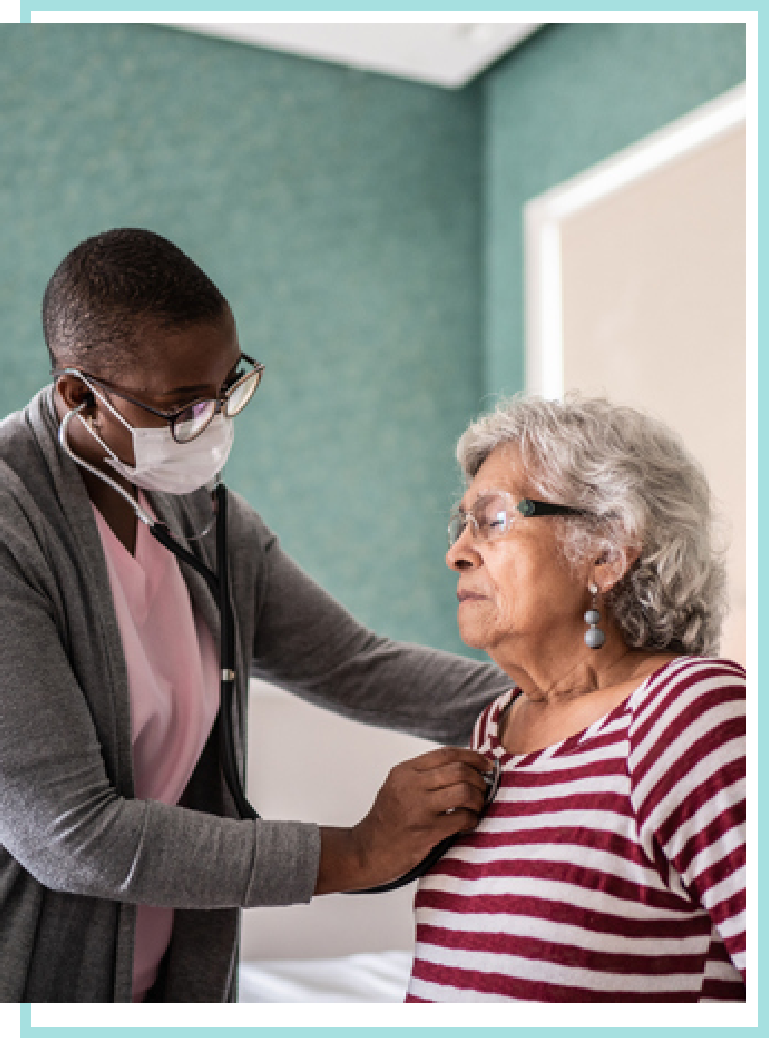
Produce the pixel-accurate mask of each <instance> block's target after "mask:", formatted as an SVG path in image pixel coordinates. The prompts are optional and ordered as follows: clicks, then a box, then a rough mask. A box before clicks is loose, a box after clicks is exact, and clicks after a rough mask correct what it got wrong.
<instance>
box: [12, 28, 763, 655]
mask: <svg viewBox="0 0 769 1038" xmlns="http://www.w3.org/2000/svg"><path fill="white" fill-rule="evenodd" d="M744 61H745V40H744V29H743V27H741V26H734V25H673V24H665V25H646V24H639V25H632V24H624V23H623V24H618V25H569V26H551V27H548V28H546V29H544V30H542V31H541V32H539V33H537V34H535V35H534V36H533V37H531V39H530V40H529V41H528V42H527V43H525V44H524V45H523V46H522V47H521V48H519V49H518V50H516V51H514V52H513V53H512V55H510V56H509V57H508V58H507V59H505V60H504V61H502V62H501V63H499V64H498V65H497V66H495V67H494V68H493V69H492V70H491V71H490V72H489V73H487V74H486V76H484V77H482V78H481V79H480V80H479V81H478V82H477V83H476V84H474V85H472V86H471V87H470V88H468V89H465V90H462V91H443V90H439V89H434V88H430V87H425V86H419V85H416V84H411V83H405V82H401V81H399V80H396V79H391V78H388V77H384V76H377V75H373V74H367V73H362V72H356V71H351V70H346V69H342V68H338V67H335V66H333V65H327V64H323V63H320V62H313V61H306V60H302V59H298V58H292V57H288V56H285V55H280V54H271V53H269V52H264V51H258V50H255V49H252V48H247V47H244V46H240V45H237V44H233V43H229V42H224V41H216V40H212V39H208V38H205V37H202V36H197V35H193V34H187V33H183V32H178V31H175V30H170V29H163V28H160V27H156V26H142V25H117V26H108V25H91V26H66V25H62V26H37V25H35V26H32V25H24V26H13V25H2V26H0V98H2V104H1V105H0V141H2V146H1V147H0V226H2V229H3V230H2V241H3V248H2V249H0V373H1V374H2V378H0V413H2V414H4V413H7V412H8V411H11V410H14V409H16V408H18V407H21V406H23V404H24V403H25V402H26V400H27V399H28V397H29V396H30V395H31V394H32V393H33V392H34V391H35V390H36V389H37V388H39V387H40V386H41V385H43V384H44V383H45V382H46V380H47V357H46V353H45V349H44V345H43V340H42V334H41V330H40V322H39V306H40V299H41V297H42V293H43V289H44V287H45V283H46V281H47V279H48V277H49V275H50V274H51V273H52V271H53V269H54V268H55V266H56V264H57V263H58V262H59V260H60V259H61V258H62V257H63V255H64V254H65V253H66V252H67V251H68V250H69V249H70V248H71V247H72V246H73V245H74V244H75V243H76V242H78V241H80V240H81V239H82V238H84V237H87V236H88V235H90V234H93V233H95V232H97V231H99V230H102V229H104V228H107V227H112V226H120V225H138V226H145V227H151V228H153V229H154V230H157V231H159V232H160V233H161V234H165V235H167V236H168V237H170V238H171V239H172V240H174V241H176V242H177V243H178V244H179V245H180V246H181V247H182V248H184V249H185V250H186V251H188V252H189V253H190V254H191V255H192V256H193V257H194V258H195V259H196V260H197V261H198V262H199V263H200V265H201V266H202V267H203V268H204V269H206V270H207V271H208V273H209V274H210V275H211V276H212V277H213V279H214V280H215V281H216V282H217V284H218V285H219V286H220V288H221V289H222V291H223V292H224V293H225V295H227V296H228V298H229V299H230V301H231V302H232V305H233V308H234V311H235V315H236V318H237V321H238V325H239V329H240V333H241V342H242V346H243V349H244V350H245V351H246V352H248V353H251V354H252V355H254V356H256V357H257V358H259V359H260V360H262V361H264V362H265V363H266V365H267V369H266V373H265V378H264V383H263V387H262V389H260V391H259V394H258V397H257V399H256V400H255V402H254V404H252V405H251V407H250V408H249V409H247V411H246V412H244V414H243V415H242V416H241V417H240V418H239V419H238V426H237V430H238V435H237V440H236V447H235V450H234V452H233V457H232V461H231V462H230V464H229V465H228V469H227V479H228V482H229V483H230V485H231V486H233V487H235V488H236V489H238V490H240V491H241V492H242V493H243V494H245V495H246V497H247V498H248V499H249V500H250V501H251V502H252V503H253V504H254V506H255V507H256V508H258V509H259V510H260V511H261V512H262V513H263V515H264V516H265V518H266V519H267V521H268V522H269V523H270V524H271V525H272V526H274V527H275V529H277V530H278V532H279V533H280V534H281V537H282V540H283V542H284V544H285V545H286V547H287V548H288V549H289V550H290V551H291V553H292V554H293V555H294V556H295V557H296V558H297V559H298V561H300V562H301V563H302V564H303V565H304V566H305V567H306V568H307V569H308V570H309V571H310V572H311V573H312V574H313V575H314V576H315V577H316V578H317V579H318V580H320V582H321V583H322V584H324V586H326V587H327V588H328V589H329V590H330V591H331V592H332V593H334V594H336V595H337V596H338V597H339V598H340V599H341V600H342V601H343V602H344V603H345V604H346V605H347V606H348V607H349V608H350V609H351V610H352V611H353V612H354V613H355V614H356V615H357V616H359V617H360V618H361V619H362V620H364V621H365V622H367V623H369V624H371V625H373V626H375V627H376V628H377V629H379V630H380V631H383V632H385V633H388V634H391V635H394V636H397V637H408V638H413V639H416V640H421V641H424V642H427V643H429V644H432V645H436V646H439V647H444V648H452V649H458V650H460V649H461V648H462V646H461V643H460V642H459V640H458V637H457V635H456V628H455V604H454V597H453V587H454V582H453V580H452V578H451V575H450V574H449V573H448V572H447V571H446V570H445V567H444V565H443V553H444V530H445V517H446V512H447V510H448V506H449V503H450V501H451V500H452V498H453V496H454V493H455V491H456V489H457V483H458V481H457V476H456V472H455V466H454V461H453V444H454V441H455V440H456V437H457V435H458V434H459V433H460V432H461V430H462V429H463V428H464V426H465V424H466V422H467V420H468V419H469V418H470V417H471V416H472V415H473V414H474V413H475V412H476V411H477V410H478V408H479V407H480V406H481V402H482V400H483V399H484V394H485V393H486V392H490V393H494V392H497V391H500V390H506V391H511V390H515V389H518V388H520V386H521V375H522V319H523V311H522V273H523V271H522V252H521V244H522V242H521V222H520V212H521V206H522V205H523V203H524V202H525V201H527V200H528V199H529V198H530V197H532V196H534V195H537V194H539V193H540V192H542V191H544V190H546V189H547V188H549V187H551V186H552V185H553V184H555V183H558V182H559V181H560V180H562V179H564V178H566V177H569V176H572V175H573V174H575V173H577V172H580V171H581V170H583V169H584V168H586V167H588V166H590V165H592V164H593V163H595V162H597V161H598V160H600V159H602V158H604V157H606V156H607V155H609V154H610V153H612V152H613V151H615V150H617V149H618V148H622V147H624V146H626V145H627V144H630V143H632V142H633V141H634V140H636V139H637V138H638V137H640V136H642V135H644V134H646V133H649V132H651V131H653V130H655V129H657V128H658V127H659V126H661V125H663V124H664V123H666V122H668V121H670V120H671V119H674V118H676V117H677V116H679V115H682V114H683V113H685V112H687V111H688V110H690V109H691V108H693V107H694V106H695V105H697V104H700V103H702V102H704V101H707V100H709V99H711V98H712V97H714V96H716V95H717V94H719V93H721V92H722V91H723V90H726V89H727V88H729V87H730V86H732V85H734V84H735V83H737V82H739V81H740V80H741V79H743V78H744V74H745V72H744ZM484 336H485V338H484Z"/></svg>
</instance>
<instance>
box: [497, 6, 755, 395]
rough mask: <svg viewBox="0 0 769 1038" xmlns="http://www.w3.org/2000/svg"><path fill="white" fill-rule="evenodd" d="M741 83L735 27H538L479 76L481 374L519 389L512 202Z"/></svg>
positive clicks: (518, 235)
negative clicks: (482, 126) (482, 127)
mask: <svg viewBox="0 0 769 1038" xmlns="http://www.w3.org/2000/svg"><path fill="white" fill-rule="evenodd" d="M744 79H745V27H744V25H728V24H721V25H719V24H678V25H676V24H671V23H665V24H646V23H640V24H633V23H627V22H623V23H619V24H606V25H599V24H596V25H591V24H575V25H550V26H547V27H546V28H545V29H543V30H541V31H540V32H537V33H535V35H534V36H532V37H531V38H530V39H529V40H528V41H527V42H526V43H525V44H524V45H523V46H522V47H520V48H518V49H517V50H515V51H513V52H512V54H511V55H510V56H509V57H508V58H506V59H505V60H504V61H503V62H501V63H500V64H498V65H497V66H495V67H494V68H493V69H492V70H491V71H490V72H489V73H488V74H487V75H486V76H485V77H484V79H483V80H482V85H483V89H484V95H485V96H484V104H485V114H486V217H485V224H486V232H487V233H486V245H485V263H486V288H485V292H486V295H485V304H484V311H485V319H486V372H485V388H486V391H487V392H488V393H490V394H496V393H510V392H515V391H517V390H519V389H521V388H522V387H523V320H524V315H523V220H522V216H523V211H522V210H523V206H524V205H525V203H526V202H527V201H529V199H531V198H534V197H536V196H537V195H539V194H541V193H542V192H543V191H546V190H548V189H549V188H551V187H553V186H554V185H556V184H558V183H560V182H561V181H563V180H566V179H568V178H569V177H572V176H574V175H576V174H577V173H581V172H582V171H583V170H585V169H588V168H589V167H590V166H592V165H594V164H595V163H596V162H599V161H601V160H602V159H605V158H607V157H608V156H609V155H611V154H613V153H614V152H615V151H618V150H619V149H621V148H625V147H627V146H628V145H630V144H632V143H633V142H635V141H637V140H638V139H639V138H641V137H643V136H645V135H646V134H649V133H652V132H653V131H654V130H657V129H659V128H660V127H661V126H664V125H665V124H666V123H668V122H671V121H672V120H674V119H677V118H678V117H679V116H682V115H684V114H685V113H687V112H689V111H690V110H691V109H692V108H695V107H696V106H697V105H700V104H703V103H704V102H706V101H710V100H711V99H712V98H714V97H716V96H717V95H718V94H720V93H723V91H725V90H728V89H729V88H730V87H733V86H735V85H736V84H737V83H740V82H742V81H743V80H744Z"/></svg>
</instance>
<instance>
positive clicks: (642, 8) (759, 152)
mask: <svg viewBox="0 0 769 1038" xmlns="http://www.w3.org/2000/svg"><path fill="white" fill-rule="evenodd" d="M111 6H113V8H114V9H117V10H120V11H123V10H125V11H126V12H135V13H147V15H152V13H153V12H156V11H171V10H172V11H180V12H185V13H187V12H188V11H189V12H192V11H194V10H198V11H210V10H211V9H212V8H213V7H214V5H213V4H211V3H204V2H200V3H194V2H192V3H191V2H189V0H188V2H180V0H170V2H166V3H162V2H161V3H157V4H153V5H149V4H146V3H141V2H136V0H129V2H119V0H118V3H115V4H113V5H111ZM466 6H467V5H466V4H462V3H458V2H456V0H454V2H447V3H442V4H438V3H435V2H425V3H422V4H420V5H419V6H418V8H417V7H415V6H414V5H413V4H409V3H380V4H378V5H377V6H376V7H375V6H369V5H361V4H360V3H357V4H356V3H341V2H338V0H337V2H335V3H334V4H333V12H345V11H351V12H355V13H366V15H367V13H372V12H377V13H379V12H381V13H388V12H414V11H415V10H418V11H419V13H420V15H423V13H429V12H436V13H443V12H447V11H461V12H463V13H466V12H467V10H466ZM106 7H107V5H106V4H105V3H104V2H102V3H99V2H92V3H84V2H82V0H80V2H78V0H75V2H66V0H63V2H62V0H43V2H42V3H39V4H30V3H23V4H22V5H21V7H20V22H22V23H30V22H31V12H32V11H33V10H46V11H52V12H53V11H73V12H74V11H78V12H87V11H104V10H105V8H106ZM361 8H363V9H361ZM759 10H760V5H759V3H758V2H753V3H751V4H748V5H743V4H736V3H725V4H724V3H721V4H714V3H698V4H696V3H692V2H682V3H678V4H674V5H669V6H668V7H662V6H661V5H659V4H654V3H643V2H641V3H635V4H633V7H632V13H633V15H634V13H636V12H637V13H638V15H641V13H649V12H659V15H660V21H665V20H670V19H671V18H675V17H676V16H677V15H680V16H682V20H688V19H687V18H686V17H685V16H687V15H688V16H691V15H692V13H697V12H703V13H708V15H710V16H711V17H712V15H713V13H719V12H723V13H724V15H726V13H729V15H734V13H742V12H745V13H751V12H758V11H759ZM226 11H227V12H230V11H231V12H236V11H244V12H249V13H258V12H260V11H263V12H268V11H269V12H270V13H277V12H280V11H308V12H309V11H323V12H324V13H329V12H331V8H330V5H329V4H324V3H303V4H298V3H281V2H275V3H271V4H270V5H269V6H265V7H264V8H258V7H255V5H253V4H247V3H244V2H232V3H228V4H226ZM483 11H484V13H488V12H492V11H499V12H502V13H506V12H512V11H523V12H525V13H527V15H532V16H535V15H537V13H542V15H543V16H544V17H545V18H547V16H548V15H550V16H553V15H556V13H557V15H560V13H565V12H569V11H574V12H575V13H576V15H583V16H585V17H586V18H591V17H592V16H593V17H595V16H600V15H602V13H606V15H607V16H612V15H613V16H614V17H615V18H617V20H619V19H622V18H627V17H628V15H629V13H630V11H629V10H626V11H625V12H623V11H622V10H617V7H616V5H615V4H610V3H605V4H600V3H594V4H593V5H592V6H591V8H589V10H587V9H585V7H584V6H583V5H582V4H579V3H575V2H561V3H560V4H559V5H558V9H557V11H551V10H547V9H544V8H540V9H539V10H538V9H534V8H532V7H530V6H526V5H523V4H510V3H498V2H488V3H485V4H484V5H483ZM765 56H766V47H764V46H762V38H761V34H760V33H759V39H758V47H757V50H756V51H754V52H753V57H754V58H756V59H757V60H756V64H754V67H753V75H754V76H757V75H758V69H759V67H761V66H762V65H763V64H764V62H762V57H765ZM766 92H767V91H766V87H764V88H763V89H762V87H761V85H759V90H758V94H757V95H756V98H754V100H753V101H752V102H751V100H750V99H749V102H748V104H749V111H750V106H751V104H756V102H757V101H758V103H759V105H760V103H761V101H763V100H765V99H764V94H765V93H766ZM749 117H750V115H749ZM754 126H756V130H757V138H758V139H757V143H756V149H754V154H756V159H757V164H758V168H761V165H762V158H763V151H764V147H763V145H764V134H763V128H762V126H761V124H760V122H759V124H757V125H756V124H754ZM765 222H766V220H765V217H764V216H763V212H762V211H761V210H760V211H759V213H758V222H757V230H756V234H757V236H758V237H760V236H761V230H762V227H763V225H764V223H765ZM756 253H757V266H756V273H754V279H750V280H749V284H748V307H749V308H748V312H749V315H750V304H751V302H752V300H751V295H752V294H753V284H754V285H756V311H757V323H756V326H754V327H756V331H754V335H753V337H754V343H756V351H757V352H756V358H754V362H751V361H750V358H749V368H748V371H749V373H751V374H752V375H753V376H754V379H752V380H750V379H749V384H751V385H754V387H756V392H757V399H756V402H757V404H759V405H760V404H761V403H762V398H763V397H764V362H763V361H764V347H763V338H762V317H763V307H762V305H761V303H762V299H761V254H760V251H759V249H758V242H757V245H756ZM748 328H750V323H748ZM748 334H749V335H750V333H748ZM750 426H751V424H750V419H749V432H750V433H752V428H750ZM768 429H769V422H767V418H766V416H765V412H763V411H762V409H761V407H760V406H759V407H757V408H756V418H754V436H750V435H749V436H748V443H749V444H752V443H754V447H753V448H752V450H751V449H750V446H749V447H748V459H749V460H748V467H749V470H752V471H756V475H757V477H758V479H757V487H758V489H757V494H756V499H754V500H756V508H757V511H756V516H754V521H756V525H757V526H758V515H761V514H762V509H761V506H762V504H763V503H764V502H765V500H766V499H767V491H766V487H765V480H764V475H765V471H764V466H763V464H762V459H763V454H762V447H763V446H764V445H765V442H764V441H765V440H769V432H768V431H767V430H768ZM751 455H752V457H750V456H751ZM749 485H750V481H749ZM757 532H758V530H757ZM768 557H769V553H768V552H767V549H766V547H765V545H764V543H763V541H759V542H758V567H757V571H756V577H754V584H753V586H754V588H756V592H754V596H753V597H754V599H756V625H754V629H753V632H752V633H753V639H752V644H753V646H754V654H753V653H751V659H752V660H753V661H754V666H753V667H752V671H753V674H754V676H756V677H754V686H753V687H754V688H760V687H761V685H762V683H763V682H762V680H761V679H762V678H763V677H764V675H765V673H766V671H767V662H768V661H769V653H767V650H766V648H762V649H761V650H760V649H759V639H758V636H757V635H758V631H759V630H763V629H764V626H765V625H764V624H763V621H764V619H765V610H764V608H763V601H762V596H761V595H759V593H758V589H759V588H763V586H764V585H765V580H766V578H767V577H769V566H768ZM748 662H749V664H750V660H749V661H748ZM756 703H757V714H758V722H759V723H758V738H760V735H761V732H762V731H763V729H764V713H765V708H764V706H763V704H762V702H761V700H760V698H758V696H756ZM758 738H757V743H758ZM753 762H754V764H753V766H754V767H757V769H758V772H759V773H758V790H757V792H760V791H761V789H762V787H763V785H764V784H765V782H766V779H765V769H764V768H762V761H761V756H760V754H758V753H757V754H754V756H753ZM753 831H756V832H757V834H758V835H757V845H758V856H759V858H762V857H763V853H762V852H763V849H764V848H763V843H764V838H763V834H762V832H761V831H760V827H759V826H756V827H754V830H753ZM753 861H756V856H753ZM757 902H758V903H757V911H756V912H753V919H754V920H757V921H758V925H757V931H758V940H757V941H756V944H757V945H758V944H760V941H761V936H762V935H763V932H764V930H765V925H766V908H765V904H766V898H765V896H764V895H763V893H762V890H761V886H760V885H759V884H757ZM757 951H760V949H757ZM756 959H757V963H758V965H757V967H754V969H760V967H761V959H760V956H759V955H757V956H756ZM751 986H752V987H753V990H757V989H758V991H759V994H762V993H763V984H762V976H761V974H760V973H757V972H754V973H753V975H752V982H751ZM716 1008H719V1007H711V1010H710V1013H711V1020H712V1023H708V1025H704V1026H699V1027H697V1023H693V1025H684V1027H686V1029H687V1031H689V1032H690V1033H691V1032H692V1030H693V1029H696V1030H697V1032H699V1031H703V1028H704V1029H705V1030H704V1034H706V1035H708V1036H714V1038H715V1036H716V1035H721V1034H723V1035H724V1036H725V1035H730V1036H731V1035H733V1034H734V1032H735V1030H736V1027H735V1025H726V1026H719V1022H720V1019H719V1021H718V1022H717V1021H716V1017H718V1018H722V1017H721V1014H720V1013H715V1012H713V1010H714V1009H716ZM225 1013H226V1010H225ZM311 1013H312V1011H311V1010H309V1011H308V1015H310V1014H311ZM3 1015H5V1014H3ZM127 1015H128V1014H127ZM265 1015H268V1014H267V1013H266V1014H265ZM270 1015H272V1014H270ZM318 1015H321V1016H322V1015H323V1014H318ZM674 1015H678V1014H674V1012H672V1011H670V1016H674ZM241 1018H242V1017H241ZM449 1018H450V1017H449ZM632 1018H633V1017H632V1015H630V1014H628V1019H627V1022H623V1023H622V1025H619V1026H617V1025H615V1023H610V1025H606V1026H603V1025H600V1023H599V1025H598V1026H599V1027H602V1029H603V1028H605V1029H606V1030H609V1029H615V1030H616V1031H617V1032H619V1031H624V1030H626V1029H631V1030H632V1031H633V1033H634V1034H635V1035H638V1036H639V1038H640V1035H644V1036H646V1035H647V1034H652V1033H653V1034H654V1036H655V1038H667V1036H668V1034H669V1035H674V1034H676V1033H677V1032H678V1031H679V1030H680V1026H676V1025H674V1026H669V1027H668V1026H664V1027H654V1028H649V1027H644V1026H643V1025H641V1026H636V1025H634V1023H633V1022H632ZM636 1018H637V1017H636ZM762 1018H763V1014H762V1006H761V1000H759V1006H758V1022H757V1023H756V1025H751V1026H750V1027H751V1028H752V1027H761V1019H762ZM433 1019H434V1020H435V1016H433ZM147 1023H148V1025H149V1026H148V1027H147V1026H146V1025H143V1023H141V1025H138V1028H137V1026H135V1025H134V1026H132V1025H128V1026H121V1025H117V1027H118V1028H119V1029H120V1030H121V1032H122V1033H123V1034H126V1035H127V1036H128V1035H129V1033H131V1034H133V1033H134V1032H137V1035H136V1038H139V1035H143V1036H147V1038H149V1036H152V1035H154V1033H155V1032H157V1033H158V1035H160V1034H161V1033H163V1034H165V1033H166V1032H167V1031H168V1030H178V1029H180V1028H184V1029H185V1030H186V1029H187V1028H188V1027H189V1026H190V1025H189V1023H181V1025H178V1027H176V1026H173V1027H170V1028H169V1027H156V1026H154V1025H153V1023H152V1022H150V1021H149V1020H147ZM714 1025H715V1026H714ZM231 1026H235V1027H244V1026H245V1027H253V1028H258V1030H259V1031H262V1032H263V1033H266V1032H273V1031H275V1038H304V1035H305V1034H306V1032H308V1031H313V1032H322V1031H323V1032H327V1031H329V1032H330V1031H332V1030H333V1031H335V1030H336V1028H337V1027H339V1026H340V1025H339V1023H338V1022H334V1023H333V1025H332V1026H331V1027H327V1026H324V1025H321V1026H318V1025H313V1023H312V1022H311V1015H310V1019H309V1020H308V1022H307V1025H303V1026H301V1027H294V1026H291V1025H290V1026H289V1027H284V1026H278V1027H277V1029H276V1028H274V1027H272V1026H271V1025H267V1026H265V1025H250V1023H241V1022H239V1021H237V1020H235V1019H232V1022H231V1023H225V1022H224V1021H222V1023H221V1025H219V1023H218V1025H217V1026H215V1027H205V1028H204V1031H205V1033H207V1034H212V1035H213V1034H217V1033H218V1032H219V1031H221V1030H223V1029H227V1030H228V1028H229V1027H231ZM341 1026H342V1027H348V1026H350V1027H356V1025H355V1023H351V1025H345V1023H342V1025H341ZM595 1026H596V1025H592V1026H589V1027H574V1028H570V1030H573V1031H574V1032H577V1033H582V1032H585V1033H586V1032H593V1031H594V1030H595ZM75 1027H76V1028H77V1030H80V1027H78V1026H75ZM521 1027H524V1028H527V1027H528V1025H527V1023H522V1025H521V1023H518V1025H516V1022H515V1018H513V1019H512V1020H511V1025H510V1030H511V1032H512V1031H513V1030H514V1029H520V1028H521ZM19 1028H20V1030H19V1034H20V1035H21V1036H22V1038H53V1036H58V1035H59V1034H60V1033H62V1032H68V1031H71V1030H75V1028H72V1027H66V1026H65V1027H55V1028H54V1027H44V1028H40V1027H35V1028H32V1023H31V1007H30V1005H29V1004H22V1005H21V1006H20V1015H19ZM446 1028H448V1029H449V1030H451V1031H460V1030H461V1031H462V1032H463V1034H464V1036H467V1038H474V1035H475V1033H477V1038H483V1035H484V1034H485V1033H487V1032H488V1031H489V1030H490V1029H489V1027H486V1026H483V1025H482V1026H479V1027H477V1028H458V1027H457V1026H452V1025H451V1023H450V1022H446V1023H443V1025H441V1026H440V1027H438V1026H433V1027H427V1028H423V1027H412V1028H409V1027H408V1026H407V1027H406V1028H404V1027H399V1028H397V1029H394V1028H389V1027H380V1026H377V1025H373V1026H369V1025H366V1026H364V1027H360V1028H359V1030H360V1031H368V1030H372V1029H376V1030H377V1031H378V1032H380V1033H381V1034H382V1038H390V1033H392V1038H396V1036H402V1035H408V1033H409V1031H413V1032H414V1033H415V1035H416V1032H417V1031H418V1033H419V1034H422V1033H423V1032H424V1031H425V1030H430V1031H438V1030H440V1031H441V1032H443V1031H445V1030H446ZM737 1028H740V1029H742V1026H740V1025H737ZM100 1030H101V1031H102V1032H103V1035H101V1034H100ZM113 1030H114V1027H109V1028H100V1027H94V1028H88V1031H89V1033H90V1034H92V1035H93V1038H106V1036H107V1035H108V1033H110V1032H112V1031H113ZM493 1030H494V1031H495V1032H500V1031H502V1030H505V1031H506V1030H509V1029H507V1028H498V1027H493ZM535 1031H537V1035H538V1038H539V1036H541V1038H550V1036H551V1035H555V1034H559V1033H560V1032H561V1031H562V1027H535ZM11 1035H12V1032H11ZM268 1038H272V1036H271V1035H269V1036H268Z"/></svg>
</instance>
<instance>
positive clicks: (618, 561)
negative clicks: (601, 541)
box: [590, 544, 641, 595]
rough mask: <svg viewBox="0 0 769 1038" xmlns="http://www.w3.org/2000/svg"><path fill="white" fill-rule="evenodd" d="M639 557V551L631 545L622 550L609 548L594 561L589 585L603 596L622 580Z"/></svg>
mask: <svg viewBox="0 0 769 1038" xmlns="http://www.w3.org/2000/svg"><path fill="white" fill-rule="evenodd" d="M640 555H641V549H640V548H637V547H635V546H634V545H632V544H630V545H625V546H624V547H623V548H609V549H608V550H607V551H604V552H602V553H601V555H599V557H598V558H597V559H596V560H595V563H594V565H593V572H592V576H591V578H590V583H591V584H596V585H597V587H598V590H599V592H600V593H601V594H602V595H605V594H606V593H607V592H608V591H611V589H612V588H613V587H614V585H615V584H618V583H619V582H620V580H622V578H623V577H624V576H625V574H626V573H627V572H628V570H629V569H630V567H631V566H632V565H633V563H634V562H636V560H637V559H638V558H639V557H640Z"/></svg>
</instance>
